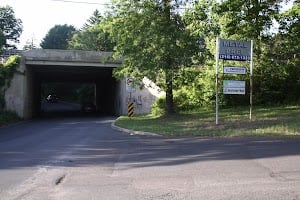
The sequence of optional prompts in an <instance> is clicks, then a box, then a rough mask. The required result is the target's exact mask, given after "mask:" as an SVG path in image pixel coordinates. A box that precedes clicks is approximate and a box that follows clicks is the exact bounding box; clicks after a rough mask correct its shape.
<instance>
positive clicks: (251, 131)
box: [116, 105, 300, 137]
mask: <svg viewBox="0 0 300 200" xmlns="http://www.w3.org/2000/svg"><path fill="white" fill-rule="evenodd" d="M253 113H254V114H253V120H252V121H249V108H248V107H234V108H222V109H220V124H219V125H215V112H214V109H212V108H208V109H200V110H198V111H194V112H192V111H190V112H182V113H180V114H178V115H174V116H160V117H158V116H154V115H146V116H136V117H133V118H128V117H121V118H119V119H118V120H117V122H116V125H118V126H121V127H124V128H128V129H132V130H138V131H147V132H154V133H159V134H161V135H163V136H225V137H233V136H300V124H299V121H300V106H299V105H295V106H278V107H274V106H273V107H267V108H266V107H259V108H255V109H254V112H253Z"/></svg>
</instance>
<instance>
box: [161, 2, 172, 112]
mask: <svg viewBox="0 0 300 200" xmlns="http://www.w3.org/2000/svg"><path fill="white" fill-rule="evenodd" d="M163 9H164V16H165V27H166V28H167V29H170V27H171V26H172V22H171V0H163ZM167 32H169V31H167ZM167 37H172V34H168V36H167ZM171 39H172V42H175V39H174V38H171ZM169 51H170V50H167V52H165V65H166V66H165V78H166V105H165V111H166V113H165V114H166V115H172V114H174V113H175V109H174V100H173V69H172V68H173V63H172V58H171V56H170V52H169Z"/></svg>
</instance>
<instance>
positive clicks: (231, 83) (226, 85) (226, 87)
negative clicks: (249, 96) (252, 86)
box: [223, 80, 246, 94]
mask: <svg viewBox="0 0 300 200" xmlns="http://www.w3.org/2000/svg"><path fill="white" fill-rule="evenodd" d="M245 86H246V81H235V80H224V81H223V94H246V89H245Z"/></svg>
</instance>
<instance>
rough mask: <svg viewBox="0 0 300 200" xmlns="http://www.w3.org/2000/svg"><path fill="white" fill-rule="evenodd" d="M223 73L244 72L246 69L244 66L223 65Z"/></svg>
mask: <svg viewBox="0 0 300 200" xmlns="http://www.w3.org/2000/svg"><path fill="white" fill-rule="evenodd" d="M223 73H224V74H246V73H247V69H246V68H245V67H233V66H225V67H224V68H223Z"/></svg>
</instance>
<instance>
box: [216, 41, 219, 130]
mask: <svg viewBox="0 0 300 200" xmlns="http://www.w3.org/2000/svg"><path fill="white" fill-rule="evenodd" d="M218 71H219V38H218V37H217V39H216V125H218V124H219V94H218V81H219V80H218V74H219V73H218Z"/></svg>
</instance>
